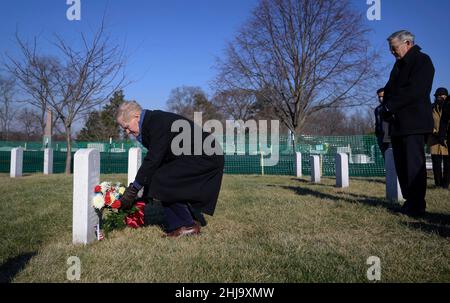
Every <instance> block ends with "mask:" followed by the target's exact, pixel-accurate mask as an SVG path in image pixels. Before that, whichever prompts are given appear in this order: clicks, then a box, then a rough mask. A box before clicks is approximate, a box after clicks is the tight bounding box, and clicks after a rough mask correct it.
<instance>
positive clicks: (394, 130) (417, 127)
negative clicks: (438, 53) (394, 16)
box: [384, 45, 434, 136]
mask: <svg viewBox="0 0 450 303" xmlns="http://www.w3.org/2000/svg"><path fill="white" fill-rule="evenodd" d="M420 50H421V48H420V47H419V46H418V45H415V46H414V47H413V48H411V49H410V50H409V52H408V53H407V54H406V55H405V57H403V58H402V59H400V60H397V62H396V63H395V65H394V68H393V69H392V71H391V74H390V77H389V81H388V83H387V84H386V86H385V88H384V96H385V102H384V105H385V106H386V107H387V108H388V110H389V111H390V112H391V113H393V114H394V119H393V121H392V122H391V125H390V126H391V136H404V135H414V134H428V133H431V132H432V131H433V116H432V105H431V100H430V93H431V89H432V86H433V78H434V66H433V63H432V61H431V59H430V57H429V56H428V55H426V54H424V53H422V52H421V51H420Z"/></svg>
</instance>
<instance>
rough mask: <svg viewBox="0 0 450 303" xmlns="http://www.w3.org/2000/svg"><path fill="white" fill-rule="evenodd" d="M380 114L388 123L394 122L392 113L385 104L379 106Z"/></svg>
mask: <svg viewBox="0 0 450 303" xmlns="http://www.w3.org/2000/svg"><path fill="white" fill-rule="evenodd" d="M380 115H381V119H383V121H385V122H388V123H391V122H394V114H393V113H392V112H390V111H389V109H388V108H387V107H386V106H383V107H381V111H380Z"/></svg>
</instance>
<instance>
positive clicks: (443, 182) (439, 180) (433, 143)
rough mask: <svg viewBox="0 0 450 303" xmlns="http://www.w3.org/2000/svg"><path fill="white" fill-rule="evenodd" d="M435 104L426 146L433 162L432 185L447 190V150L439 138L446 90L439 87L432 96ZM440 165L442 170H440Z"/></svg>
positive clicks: (446, 95) (446, 94)
mask: <svg viewBox="0 0 450 303" xmlns="http://www.w3.org/2000/svg"><path fill="white" fill-rule="evenodd" d="M434 97H435V102H434V104H433V120H434V128H433V134H432V135H431V136H429V138H428V146H429V147H430V152H431V159H432V162H433V174H434V184H435V185H436V186H437V187H442V188H448V186H449V181H450V180H449V175H448V172H449V161H448V149H447V147H446V146H444V145H443V144H441V141H440V137H439V128H440V124H441V117H442V110H443V107H444V103H445V102H446V101H445V100H446V99H447V97H448V91H447V89H446V88H443V87H440V88H438V89H437V90H436V93H435V94H434ZM442 165H443V166H444V169H443V170H442Z"/></svg>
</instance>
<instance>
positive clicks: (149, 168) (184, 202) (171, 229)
mask: <svg viewBox="0 0 450 303" xmlns="http://www.w3.org/2000/svg"><path fill="white" fill-rule="evenodd" d="M116 119H117V122H118V123H119V125H120V126H121V127H122V129H123V130H125V132H126V133H127V134H128V135H130V134H131V135H133V136H135V137H136V139H137V140H138V141H139V142H140V143H141V144H142V145H143V146H144V147H146V148H147V149H148V153H147V155H146V156H145V158H144V159H143V162H142V165H141V167H140V168H139V170H138V173H137V175H136V178H135V181H134V182H133V183H131V184H130V185H129V186H128V188H127V189H126V191H125V193H124V194H123V196H122V198H121V200H120V201H121V203H122V208H125V209H126V208H130V207H131V206H132V205H133V202H134V200H135V198H136V196H137V194H138V192H139V190H141V188H142V187H145V188H146V189H147V191H148V197H150V198H153V199H157V200H159V201H161V203H162V205H163V208H164V212H165V215H166V221H167V227H166V234H165V236H167V237H180V236H186V235H197V234H199V233H200V225H206V222H205V220H204V217H203V215H202V213H205V214H208V215H210V216H212V215H213V214H214V211H215V208H216V203H217V199H218V196H219V191H220V187H221V182H222V175H223V168H224V156H223V153H222V152H221V148H220V145H219V143H218V142H217V141H216V140H213V141H208V140H206V141H208V142H213V144H211V146H212V147H214V148H215V149H214V150H212V152H211V150H209V151H206V150H205V148H204V146H203V143H204V142H205V139H207V138H208V137H209V136H210V134H209V133H207V132H204V131H203V130H202V129H201V127H200V126H197V125H194V123H193V122H192V121H191V120H188V119H186V118H185V117H182V116H180V115H177V114H173V113H168V112H164V111H160V110H145V109H142V108H141V106H140V105H139V104H138V103H136V102H134V101H131V102H124V103H123V104H122V105H121V106H120V107H119V109H118V112H117V117H116ZM180 125H181V126H182V127H180ZM185 128H189V129H185ZM199 128H200V131H199ZM183 131H187V134H188V135H187V136H184V138H185V139H190V140H185V141H181V143H180V142H179V140H177V142H178V143H179V144H172V143H173V141H174V138H180V136H181V135H182V133H183ZM195 134H199V136H200V137H201V138H200V140H197V139H198V138H195V136H194V135H195ZM189 141H190V142H189ZM196 145H198V146H196ZM180 146H181V147H183V148H182V149H180ZM186 148H187V149H186ZM186 151H187V152H186Z"/></svg>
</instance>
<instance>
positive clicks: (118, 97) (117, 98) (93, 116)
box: [77, 90, 125, 141]
mask: <svg viewBox="0 0 450 303" xmlns="http://www.w3.org/2000/svg"><path fill="white" fill-rule="evenodd" d="M124 101H125V99H124V95H123V91H121V90H120V91H117V92H115V93H114V95H113V96H112V97H111V98H110V99H109V102H108V104H106V105H105V106H104V107H103V109H102V110H101V111H93V112H91V113H90V114H89V116H88V118H87V120H86V124H85V126H84V127H83V129H82V130H81V131H80V132H79V133H78V136H77V140H78V141H109V138H112V139H113V140H121V139H122V138H123V134H122V131H121V129H120V126H119V124H118V123H117V122H116V113H117V110H118V108H119V106H120V105H121V104H122V103H123V102H124Z"/></svg>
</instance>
